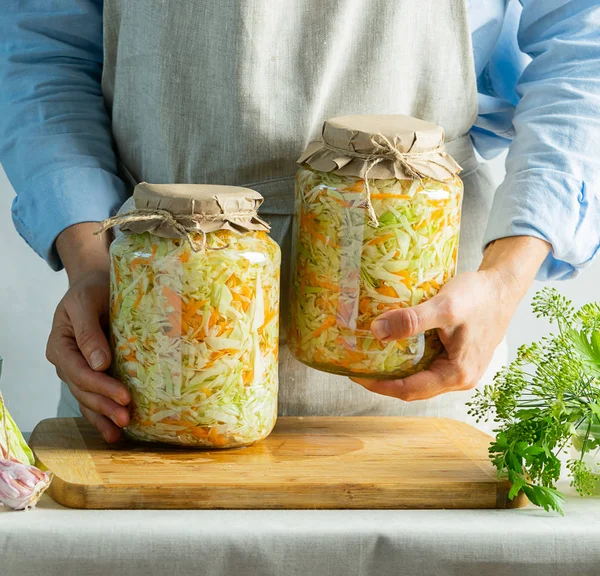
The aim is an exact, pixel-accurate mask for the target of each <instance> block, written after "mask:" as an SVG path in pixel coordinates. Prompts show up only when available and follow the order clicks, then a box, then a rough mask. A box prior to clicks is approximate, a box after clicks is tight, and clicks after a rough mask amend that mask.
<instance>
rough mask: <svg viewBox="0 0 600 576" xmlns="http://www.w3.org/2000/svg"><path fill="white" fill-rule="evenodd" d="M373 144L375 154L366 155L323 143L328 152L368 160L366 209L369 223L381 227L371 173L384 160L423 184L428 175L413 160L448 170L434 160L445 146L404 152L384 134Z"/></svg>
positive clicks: (377, 135) (365, 175) (365, 178)
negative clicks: (372, 198)
mask: <svg viewBox="0 0 600 576" xmlns="http://www.w3.org/2000/svg"><path fill="white" fill-rule="evenodd" d="M371 144H372V145H373V147H374V148H375V150H376V151H375V152H370V153H364V152H357V151H356V150H348V149H347V148H338V147H336V146H332V145H331V144H328V143H327V142H324V143H323V147H324V148H325V149H327V150H331V151H332V152H337V153H339V154H341V155H343V156H349V157H351V158H360V159H362V160H366V169H365V171H364V173H363V179H364V181H365V208H366V209H367V214H368V216H369V222H370V224H371V225H372V226H374V227H377V226H379V219H378V218H377V214H376V212H375V209H374V208H373V203H372V201H371V187H370V185H369V179H368V176H369V173H370V172H371V170H372V169H373V168H375V166H377V165H378V164H379V163H380V162H383V161H384V160H391V161H392V162H395V163H397V164H400V166H402V168H403V169H404V172H405V173H406V175H407V176H408V177H409V178H410V179H411V180H419V182H421V184H423V178H426V177H427V174H424V173H422V172H421V171H420V170H418V169H417V168H415V167H414V166H413V165H412V163H411V160H414V159H419V158H427V159H428V160H427V161H428V162H429V163H432V164H436V165H437V166H440V167H442V168H444V169H445V170H446V171H447V170H448V169H447V168H446V167H445V166H443V165H442V164H440V163H439V162H436V161H435V160H434V158H435V156H437V155H439V154H440V152H443V151H444V146H443V144H441V145H440V146H438V147H437V148H434V149H433V150H427V151H424V152H402V151H400V150H399V143H398V142H396V141H394V142H392V141H390V139H389V138H387V137H386V136H384V135H383V134H381V133H379V134H375V135H373V136H372V137H371Z"/></svg>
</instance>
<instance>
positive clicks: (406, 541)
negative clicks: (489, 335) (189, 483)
mask: <svg viewBox="0 0 600 576" xmlns="http://www.w3.org/2000/svg"><path fill="white" fill-rule="evenodd" d="M561 488H562V489H563V490H565V492H566V493H567V495H568V500H567V506H566V514H565V517H560V516H558V515H556V514H548V513H546V512H544V511H543V510H539V509H536V508H533V507H527V508H522V509H517V510H270V511H269V510H262V511H259V510H244V511H241V510H225V511H223V510H133V511H127V510H121V511H109V510H93V511H92V510H72V509H68V508H63V507H62V506H59V505H58V504H56V503H54V502H53V501H52V500H51V499H50V498H49V497H48V496H44V497H43V498H42V500H41V502H40V503H39V505H38V508H36V509H34V510H31V511H28V512H13V511H9V510H7V509H5V508H0V558H1V569H0V573H1V574H2V576H12V575H13V574H15V575H17V574H18V575H19V576H29V575H32V576H39V575H40V574H45V575H46V574H48V575H53V574H57V575H58V574H60V575H61V576H62V575H65V576H67V575H70V574H77V575H80V574H85V575H86V576H95V575H99V576H100V575H102V576H106V575H112V574H119V576H126V575H130V574H131V575H134V574H135V575H137V574H144V575H146V576H150V575H153V574H161V575H162V574H169V576H176V575H179V574H194V575H201V574H227V575H230V574H231V575H233V574H240V575H241V574H243V575H244V576H246V575H248V576H253V575H255V574H256V575H258V574H260V575H261V576H267V575H271V574H272V575H285V576H287V575H298V576H300V575H302V576H305V575H312V574H319V575H321V574H324V575H328V576H337V575H340V576H342V575H343V576H349V575H353V574H357V575H367V574H377V575H378V576H381V575H384V574H407V575H416V576H419V575H428V576H429V575H432V574H435V575H444V576H445V575H455V574H456V575H459V574H460V575H461V576H480V575H481V574H486V576H496V575H508V574H510V575H513V574H519V575H520V576H538V575H539V576H542V575H543V576H554V575H556V576H571V575H573V576H588V575H589V576H592V575H593V576H598V575H600V497H598V498H596V497H592V498H579V497H578V496H577V495H575V494H574V493H573V492H572V491H571V490H570V489H568V488H567V487H566V486H564V485H563V486H561Z"/></svg>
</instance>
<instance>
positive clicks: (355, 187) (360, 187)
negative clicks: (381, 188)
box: [346, 180, 373, 197]
mask: <svg viewBox="0 0 600 576" xmlns="http://www.w3.org/2000/svg"><path fill="white" fill-rule="evenodd" d="M346 190H348V191H349V192H364V191H365V181H364V180H356V182H354V184H352V186H349V187H348V188H346ZM371 197H373V196H372V195H371Z"/></svg>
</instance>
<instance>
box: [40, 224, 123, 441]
mask: <svg viewBox="0 0 600 576" xmlns="http://www.w3.org/2000/svg"><path fill="white" fill-rule="evenodd" d="M96 228H97V225H96V224H93V223H85V224H77V225H75V226H72V227H71V228H68V229H67V230H65V231H64V232H63V233H62V234H61V235H60V236H59V238H58V240H57V249H58V251H59V254H60V256H61V259H62V261H63V263H64V265H65V268H66V269H67V274H68V275H69V284H70V286H69V290H68V291H67V293H66V295H65V297H64V298H63V299H62V300H61V302H60V303H59V305H58V307H57V309H56V313H55V315H54V321H53V323H52V331H51V332H50V337H49V338H48V346H47V350H46V357H47V358H48V360H49V361H50V362H51V363H52V364H54V366H55V367H56V373H57V374H58V376H59V378H60V379H61V380H62V381H63V382H65V383H66V384H67V386H68V387H69V390H70V391H71V393H72V394H73V396H74V397H75V399H76V400H77V401H78V402H79V407H80V409H81V413H82V415H83V416H84V417H85V418H87V420H88V421H89V422H90V423H91V424H92V425H93V426H94V427H95V428H96V429H97V430H98V431H99V432H100V433H101V434H102V436H103V437H104V439H105V440H106V441H107V442H109V443H112V442H116V441H117V440H118V439H119V438H120V435H121V430H120V428H121V427H123V426H126V425H127V424H128V423H129V410H128V409H127V405H128V404H129V402H130V401H131V397H130V395H129V392H128V391H127V389H126V388H125V386H123V384H121V383H120V382H119V381H118V380H115V379H114V378H111V377H110V376H108V374H106V373H105V371H106V370H107V369H108V368H109V366H110V363H111V352H110V347H109V345H108V341H107V339H106V335H105V332H104V330H105V329H106V327H107V326H108V320H109V296H110V276H109V272H108V270H109V258H108V245H107V241H106V240H103V241H102V243H101V244H99V243H98V242H97V240H96V238H94V237H93V236H92V235H91V233H92V231H93V230H94V229H96Z"/></svg>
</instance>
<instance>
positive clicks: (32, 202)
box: [0, 0, 126, 270]
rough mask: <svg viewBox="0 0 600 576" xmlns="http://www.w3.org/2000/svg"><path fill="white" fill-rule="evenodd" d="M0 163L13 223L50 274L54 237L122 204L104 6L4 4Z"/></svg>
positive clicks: (61, 1) (34, 1)
mask: <svg viewBox="0 0 600 576" xmlns="http://www.w3.org/2000/svg"><path fill="white" fill-rule="evenodd" d="M2 12H3V14H2V18H0V86H2V90H1V91H0V162H2V165H3V167H4V169H5V171H6V174H7V176H8V178H9V180H10V182H11V184H12V185H13V187H14V189H15V191H16V193H17V196H16V198H15V200H14V203H13V220H14V223H15V226H16V228H17V230H18V232H19V233H20V234H21V236H23V238H24V239H25V240H26V241H27V242H28V244H29V245H30V246H31V247H32V248H33V249H34V250H35V251H36V252H37V253H38V254H39V255H40V256H42V258H44V259H45V260H47V262H48V263H49V264H50V266H51V267H52V268H54V269H56V270H58V269H60V268H61V266H62V264H61V262H60V259H59V257H58V254H57V252H56V248H55V240H56V238H57V236H58V235H59V234H60V233H61V232H62V231H63V230H64V229H65V228H68V227H69V226H71V225H73V224H77V223H80V222H96V221H100V220H103V219H104V218H106V217H107V216H109V215H111V214H112V213H114V211H115V210H116V209H117V208H118V207H119V206H120V205H121V204H122V203H123V202H124V200H125V196H126V192H125V187H124V185H123V182H122V181H121V180H120V179H119V177H118V175H117V163H116V157H115V154H114V151H113V148H112V137H111V130H110V121H109V117H108V115H107V112H106V109H105V106H104V99H103V96H102V90H101V75H102V59H103V54H102V1H98V0H4V2H3V7H2Z"/></svg>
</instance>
